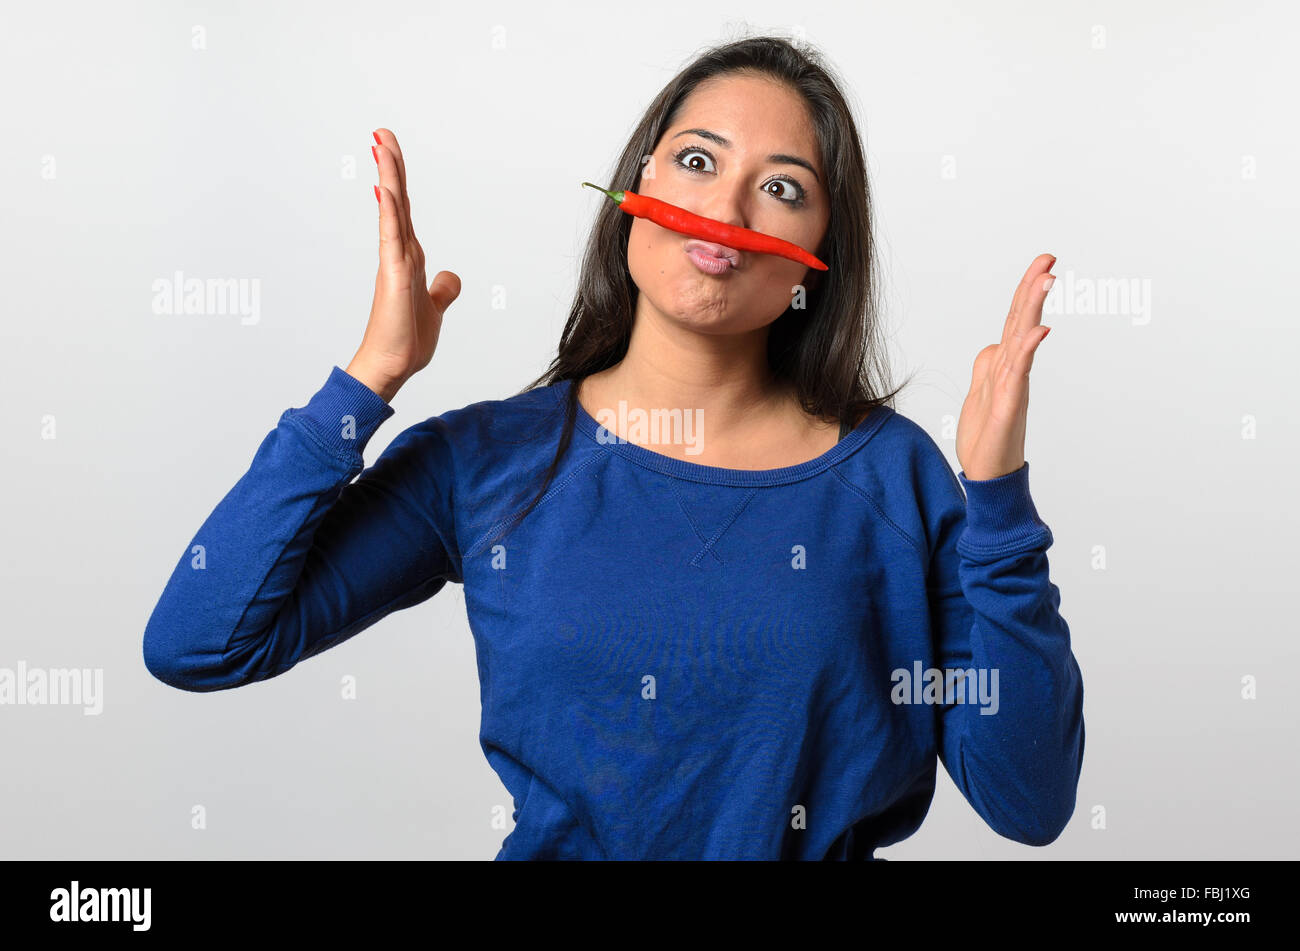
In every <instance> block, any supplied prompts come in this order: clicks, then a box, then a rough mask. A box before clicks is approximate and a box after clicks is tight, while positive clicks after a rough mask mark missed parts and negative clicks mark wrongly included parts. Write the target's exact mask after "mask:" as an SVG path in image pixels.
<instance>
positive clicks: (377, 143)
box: [370, 132, 384, 145]
mask: <svg viewBox="0 0 1300 951" xmlns="http://www.w3.org/2000/svg"><path fill="white" fill-rule="evenodd" d="M370 134H371V135H373V136H374V137H375V144H376V145H383V144H384V143H383V142H382V141H380V139H379V133H378V132H371V133H370Z"/></svg>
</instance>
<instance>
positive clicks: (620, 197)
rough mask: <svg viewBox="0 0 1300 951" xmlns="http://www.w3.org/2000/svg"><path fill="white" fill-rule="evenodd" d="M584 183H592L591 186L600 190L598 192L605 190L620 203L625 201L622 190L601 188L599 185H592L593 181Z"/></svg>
mask: <svg viewBox="0 0 1300 951" xmlns="http://www.w3.org/2000/svg"><path fill="white" fill-rule="evenodd" d="M582 184H584V185H591V187H592V188H594V189H596V191H598V192H604V193H605V194H606V195H608V196H609V197H610V198H612V199H614V200H615V201H616V202H618V203H619V204H622V203H623V193H622V192H621V191H620V192H612V191H610V190H609V189H607V188H601V187H600V186H599V185H592V184H591V182H583V183H582Z"/></svg>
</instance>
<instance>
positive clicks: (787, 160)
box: [673, 129, 822, 185]
mask: <svg viewBox="0 0 1300 951" xmlns="http://www.w3.org/2000/svg"><path fill="white" fill-rule="evenodd" d="M678 135H698V136H699V137H700V138H702V139H708V140H709V141H710V142H716V143H718V145H720V146H722V147H723V148H724V149H729V148H731V140H729V139H724V138H723V137H722V136H720V135H718V133H716V132H710V131H709V130H708V129H682V131H681V132H678V133H677V135H674V136H673V138H674V139H675V138H677V136H678ZM767 160H768V161H769V162H780V163H781V164H783V165H799V166H802V167H803V168H806V169H808V171H810V172H812V177H813V178H815V179H817V184H819V185H820V184H821V181H822V180H821V178H820V177H819V176H818V175H817V169H815V168H813V167H812V163H811V162H809V161H808V160H807V159H803V158H800V157H799V156H797V155H787V154H785V153H784V152H776V153H774V154H772V155H769V156H768V157H767Z"/></svg>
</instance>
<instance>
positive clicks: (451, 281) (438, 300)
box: [429, 271, 460, 314]
mask: <svg viewBox="0 0 1300 951" xmlns="http://www.w3.org/2000/svg"><path fill="white" fill-rule="evenodd" d="M429 296H430V297H431V298H433V303H434V306H435V307H437V308H438V313H440V314H441V313H442V312H443V311H445V310H446V309H447V308H448V307H450V306H451V304H452V302H453V301H454V300H455V299H456V298H457V297H459V296H460V276H459V275H458V274H456V272H455V271H439V272H438V273H437V274H435V275H434V276H433V283H432V284H430V285H429Z"/></svg>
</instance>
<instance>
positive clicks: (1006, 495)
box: [957, 462, 1052, 553]
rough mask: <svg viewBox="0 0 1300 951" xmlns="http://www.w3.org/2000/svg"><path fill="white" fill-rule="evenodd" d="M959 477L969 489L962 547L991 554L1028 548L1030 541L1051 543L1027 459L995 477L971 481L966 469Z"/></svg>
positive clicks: (962, 483) (964, 486) (967, 489)
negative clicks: (1036, 502)
mask: <svg viewBox="0 0 1300 951" xmlns="http://www.w3.org/2000/svg"><path fill="white" fill-rule="evenodd" d="M957 477H958V478H959V479H960V480H961V486H962V488H963V489H964V490H965V491H966V530H965V531H964V532H963V533H962V537H961V540H960V541H959V543H958V548H959V549H966V550H968V551H972V552H983V553H991V552H998V551H1002V550H1004V549H1005V550H1011V549H1016V548H1027V547H1030V546H1029V544H1028V543H1030V542H1034V543H1035V544H1036V545H1041V544H1042V543H1043V542H1044V541H1046V542H1047V544H1048V545H1050V544H1051V538H1052V533H1051V530H1050V529H1049V528H1048V527H1047V524H1046V523H1045V522H1044V521H1043V520H1042V519H1041V518H1039V517H1038V510H1037V509H1036V508H1034V500H1033V499H1032V498H1030V496H1029V463H1028V462H1026V463H1025V464H1024V465H1022V466H1021V467H1020V468H1019V469H1017V470H1016V471H1015V472H1008V473H1006V474H1005V475H1000V476H998V477H997V478H996V479H976V480H970V479H967V478H966V473H965V471H962V472H960V473H958V475H957Z"/></svg>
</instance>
